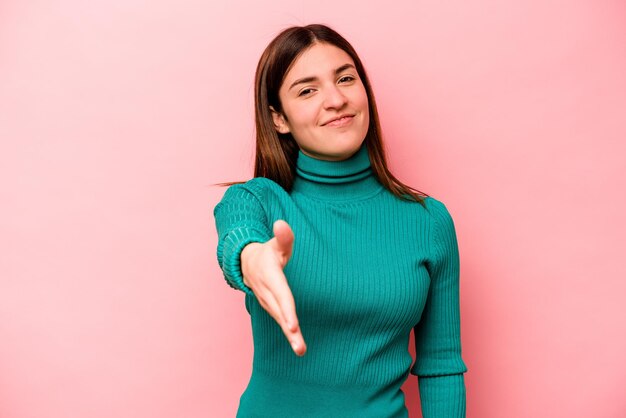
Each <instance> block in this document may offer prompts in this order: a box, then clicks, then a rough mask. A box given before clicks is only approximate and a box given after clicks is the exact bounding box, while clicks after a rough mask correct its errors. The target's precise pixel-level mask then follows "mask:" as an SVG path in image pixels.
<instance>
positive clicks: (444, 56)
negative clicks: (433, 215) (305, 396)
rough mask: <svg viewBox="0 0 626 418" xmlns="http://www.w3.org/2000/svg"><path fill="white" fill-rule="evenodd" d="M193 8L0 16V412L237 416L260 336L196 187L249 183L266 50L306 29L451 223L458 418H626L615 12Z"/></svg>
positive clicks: (609, 6) (62, 7)
mask: <svg viewBox="0 0 626 418" xmlns="http://www.w3.org/2000/svg"><path fill="white" fill-rule="evenodd" d="M51 3H55V4H54V5H52V4H51ZM505 3H506V4H505ZM210 4H211V2H201V1H187V2H175V1H172V0H169V1H166V0H159V1H150V2H146V1H132V0H124V1H90V2H84V1H71V0H65V1H57V2H46V1H30V2H23V1H16V0H13V1H11V0H7V1H4V2H3V3H2V7H1V10H2V11H1V12H0V139H1V142H0V156H1V163H0V193H1V195H0V199H1V205H0V237H1V239H0V417H2V418H35V417H36V418H41V417H45V418H78V417H80V418H84V417H89V418H105V417H107V418H109V417H117V418H143V417H146V418H148V417H150V418H159V417H162V418H171V417H185V418H193V417H197V418H200V417H232V416H234V411H235V410H236V408H237V404H238V399H239V395H240V394H241V392H242V391H243V389H244V388H245V385H246V383H247V379H248V377H249V373H250V366H251V358H252V345H251V344H252V342H251V335H250V325H249V318H248V316H247V313H246V311H245V308H244V306H243V293H240V292H235V291H234V290H232V289H230V288H229V287H228V286H227V285H226V284H225V283H224V282H223V279H222V277H221V272H220V270H219V268H218V265H217V262H216V258H215V247H216V234H215V227H214V221H213V217H212V208H213V206H214V205H215V203H216V202H217V201H218V200H219V198H220V197H221V195H222V193H223V189H221V188H218V187H212V186H211V184H212V183H216V182H220V181H228V180H236V179H246V178H249V177H250V175H251V173H252V156H253V148H252V147H253V121H252V100H253V99H252V86H253V81H252V80H253V71H254V67H255V65H256V61H257V59H258V57H259V55H260V53H261V51H262V49H263V48H264V46H265V45H266V43H267V42H268V41H269V40H270V39H271V38H272V37H273V36H274V35H275V34H276V33H277V32H278V31H279V30H280V29H282V28H283V27H285V26H288V25H292V24H306V23H312V22H318V21H319V22H324V23H328V24H330V25H331V26H334V27H335V28H336V29H337V30H339V31H340V32H341V33H342V34H344V35H345V36H346V37H347V38H348V39H349V40H351V42H352V43H353V44H354V46H355V47H356V48H357V50H358V51H359V53H360V54H361V57H362V58H363V60H364V62H365V64H366V66H367V68H368V71H369V73H370V76H371V78H372V81H373V84H374V89H375V91H376V94H377V98H378V104H379V110H380V113H381V115H382V122H383V127H384V129H385V132H386V138H387V144H388V149H389V154H390V158H391V163H392V169H393V171H394V172H395V173H396V174H397V175H398V176H399V177H400V178H401V179H403V180H404V181H406V182H407V183H409V184H411V185H413V186H415V187H418V188H419V189H421V190H424V191H426V192H428V193H430V194H432V195H433V196H435V197H437V198H439V199H441V200H443V201H444V202H445V203H446V204H447V206H448V207H449V209H450V210H451V212H452V214H453V216H454V218H455V222H456V225H457V233H458V237H459V245H460V251H461V258H462V261H461V263H462V282H461V301H462V336H463V348H464V355H465V359H466V362H467V364H468V367H469V372H468V374H467V375H466V382H467V386H468V416H469V417H470V418H473V417H476V418H502V417H506V418H518V417H519V418H521V417H567V418H578V417H580V418H582V417H590V416H593V417H596V418H604V417H606V418H609V417H610V418H617V417H622V416H624V415H623V414H624V413H625V411H626V401H625V400H624V397H623V393H624V386H625V385H626V357H625V356H624V353H625V352H626V324H625V322H626V321H625V318H626V314H625V308H624V306H625V304H624V301H623V300H622V299H623V298H624V294H625V293H626V281H625V280H624V279H625V278H626V267H625V265H624V263H623V261H624V256H625V255H626V251H625V250H626V248H625V247H626V246H625V245H624V236H626V222H625V221H624V213H625V212H626V197H625V194H624V186H625V184H624V183H625V181H624V180H625V178H626V173H625V171H626V170H625V169H626V143H625V138H626V117H625V116H626V77H625V76H624V75H625V74H626V49H625V48H624V47H623V46H624V39H626V24H625V23H626V21H625V16H626V7H625V6H624V3H623V2H620V1H617V0H613V1H608V0H607V1H596V0H586V1H584V0H578V1H565V0H562V1H539V0H533V1H524V2H496V1H485V0H483V1H478V2H464V1H455V2H441V1H421V2H415V1H411V0H403V1H398V2H394V6H393V7H390V8H382V7H381V6H380V5H376V4H372V5H369V6H368V5H367V2H363V1H343V2H336V1H316V2H311V1H307V2H293V1H292V0H289V1H288V0H280V1H278V0H277V1H273V2H272V3H271V4H269V5H268V4H265V5H259V2H256V1H252V0H248V1H231V2H225V1H222V2H220V4H219V6H212V5H210ZM406 390H407V392H408V393H409V396H408V398H409V401H408V402H409V406H410V409H411V412H412V414H411V416H412V417H418V416H419V405H418V404H419V399H418V396H417V385H416V380H415V378H414V377H411V378H410V380H409V382H408V383H407V385H406Z"/></svg>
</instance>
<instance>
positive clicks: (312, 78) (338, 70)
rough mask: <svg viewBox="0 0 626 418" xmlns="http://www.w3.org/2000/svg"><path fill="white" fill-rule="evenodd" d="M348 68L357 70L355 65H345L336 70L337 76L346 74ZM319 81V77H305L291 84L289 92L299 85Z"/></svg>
mask: <svg viewBox="0 0 626 418" xmlns="http://www.w3.org/2000/svg"><path fill="white" fill-rule="evenodd" d="M348 68H354V69H356V68H355V67H354V65H352V64H344V65H342V66H341V67H339V68H337V69H336V70H335V75H337V74H339V73H342V72H344V71H345V70H347V69H348ZM317 80H318V78H317V77H304V78H299V79H298V80H296V81H294V82H293V83H292V84H291V86H289V89H288V90H287V91H289V90H291V89H292V88H294V87H295V86H296V85H298V84H304V83H310V82H312V81H317Z"/></svg>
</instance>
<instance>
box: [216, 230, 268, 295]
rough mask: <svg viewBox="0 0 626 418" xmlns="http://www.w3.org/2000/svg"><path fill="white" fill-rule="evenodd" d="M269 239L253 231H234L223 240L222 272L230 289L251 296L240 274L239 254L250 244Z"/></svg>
mask: <svg viewBox="0 0 626 418" xmlns="http://www.w3.org/2000/svg"><path fill="white" fill-rule="evenodd" d="M268 239H269V238H267V236H266V235H265V234H263V233H261V232H259V231H256V230H254V229H249V228H246V229H235V230H233V231H231V232H230V233H229V234H228V235H227V236H226V238H225V240H224V252H223V263H222V270H223V272H224V277H225V279H226V282H227V283H228V284H229V286H230V287H232V288H234V289H238V290H242V291H244V292H245V293H246V294H248V295H251V296H253V295H254V292H252V289H250V288H249V287H248V286H246V285H245V284H244V282H243V274H242V272H241V252H242V251H243V249H244V247H245V246H246V245H248V244H249V243H251V242H261V243H263V242H266V241H268Z"/></svg>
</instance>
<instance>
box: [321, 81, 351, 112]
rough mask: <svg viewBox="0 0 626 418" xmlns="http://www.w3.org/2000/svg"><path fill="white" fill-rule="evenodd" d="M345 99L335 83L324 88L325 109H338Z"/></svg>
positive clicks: (344, 102)
mask: <svg viewBox="0 0 626 418" xmlns="http://www.w3.org/2000/svg"><path fill="white" fill-rule="evenodd" d="M347 101H348V99H347V98H346V96H345V94H344V93H343V92H342V91H341V89H340V88H339V87H338V86H337V85H334V84H333V85H332V86H330V87H328V88H327V89H326V95H325V96H324V107H325V108H326V109H333V108H334V109H340V108H342V107H343V106H344V105H345V104H346V103H347Z"/></svg>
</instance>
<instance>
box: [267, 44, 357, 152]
mask: <svg viewBox="0 0 626 418" xmlns="http://www.w3.org/2000/svg"><path fill="white" fill-rule="evenodd" d="M278 96H279V98H280V101H281V104H282V108H283V112H282V113H278V112H276V111H275V110H274V109H273V108H270V109H271V110H272V116H273V120H274V126H275V128H276V130H277V131H278V132H280V133H283V134H286V133H291V135H292V136H293V138H294V139H295V141H296V142H297V144H298V147H300V149H301V150H302V152H303V153H304V154H306V155H309V156H311V157H314V158H317V159H321V160H329V161H339V160H345V159H346V158H349V157H350V156H351V155H352V154H354V153H355V152H356V151H357V150H358V149H359V148H360V147H361V144H362V143H363V140H364V139H365V135H366V134H367V129H368V126H369V108H368V102H367V93H366V91H365V87H364V85H363V83H362V81H361V79H360V78H359V75H358V73H357V71H356V68H355V67H354V61H353V60H352V58H350V56H349V55H348V54H347V53H346V52H345V51H343V50H342V49H340V48H337V47H336V46H334V45H331V44H328V43H315V44H313V46H311V47H310V48H309V49H307V50H306V51H304V52H303V53H302V54H301V55H300V56H299V57H298V58H297V59H296V60H295V61H294V63H293V64H292V66H291V68H290V70H289V71H288V72H287V74H286V75H285V79H284V81H283V84H282V85H281V87H280V90H279V91H278Z"/></svg>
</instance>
